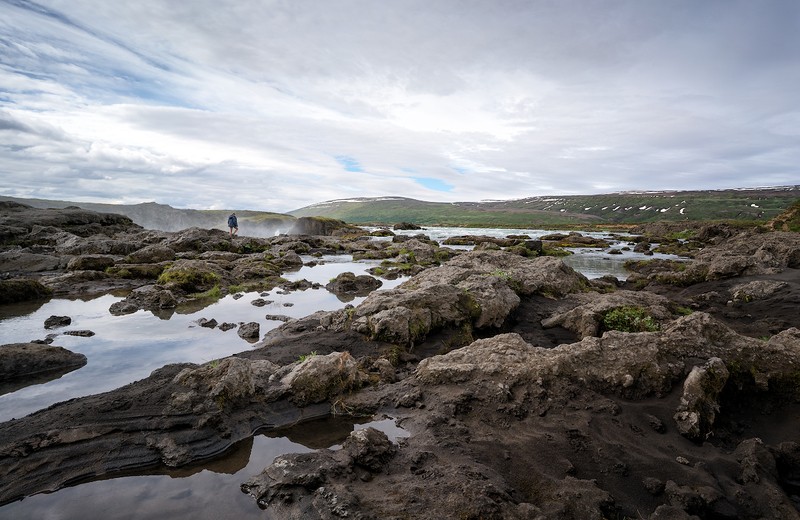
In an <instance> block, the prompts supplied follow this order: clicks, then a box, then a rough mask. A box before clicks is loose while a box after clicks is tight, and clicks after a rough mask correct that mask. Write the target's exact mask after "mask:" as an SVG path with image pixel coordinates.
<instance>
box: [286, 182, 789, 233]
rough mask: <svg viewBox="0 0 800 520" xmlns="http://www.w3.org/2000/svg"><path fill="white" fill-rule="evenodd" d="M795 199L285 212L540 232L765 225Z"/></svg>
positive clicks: (575, 199)
mask: <svg viewBox="0 0 800 520" xmlns="http://www.w3.org/2000/svg"><path fill="white" fill-rule="evenodd" d="M798 198H800V185H794V186H774V187H762V188H736V189H726V190H691V191H688V190H687V191H629V192H621V193H609V194H601V195H563V196H538V197H526V198H522V199H516V200H508V201H497V200H493V201H481V202H428V201H420V200H416V199H410V198H406V197H358V198H349V199H337V200H330V201H326V202H320V203H317V204H312V205H310V206H306V207H304V208H300V209H297V210H294V211H290V212H289V214H291V215H294V216H296V217H303V216H323V217H329V218H335V219H339V220H344V221H345V222H349V223H351V224H381V223H382V224H391V223H396V222H404V221H405V222H413V223H415V224H421V225H444V226H467V227H469V226H495V227H540V226H552V225H558V224H562V225H565V224H572V225H575V224H638V223H645V222H654V221H663V220H668V221H680V220H693V221H698V220H699V221H705V220H750V221H763V222H767V221H768V220H769V219H771V218H773V217H775V216H777V215H778V214H780V213H781V212H782V211H784V210H785V209H786V208H788V207H789V206H791V204H792V203H793V202H794V201H795V200H797V199H798Z"/></svg>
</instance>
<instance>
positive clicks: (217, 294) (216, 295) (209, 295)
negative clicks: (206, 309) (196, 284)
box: [189, 285, 222, 300]
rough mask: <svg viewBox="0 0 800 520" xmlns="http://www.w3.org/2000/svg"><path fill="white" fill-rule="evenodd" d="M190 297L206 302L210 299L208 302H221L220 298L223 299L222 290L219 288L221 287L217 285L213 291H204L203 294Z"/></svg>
mask: <svg viewBox="0 0 800 520" xmlns="http://www.w3.org/2000/svg"><path fill="white" fill-rule="evenodd" d="M189 297H191V298H197V299H200V300H205V299H208V300H219V299H220V298H222V290H221V289H220V288H219V285H215V286H214V287H212V288H211V289H209V290H207V291H204V292H201V293H194V294H190V295H189Z"/></svg>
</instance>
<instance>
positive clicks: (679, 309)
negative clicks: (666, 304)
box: [675, 305, 694, 316]
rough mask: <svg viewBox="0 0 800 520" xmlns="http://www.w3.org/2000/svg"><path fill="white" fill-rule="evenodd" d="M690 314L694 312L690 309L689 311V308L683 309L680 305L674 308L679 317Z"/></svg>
mask: <svg viewBox="0 0 800 520" xmlns="http://www.w3.org/2000/svg"><path fill="white" fill-rule="evenodd" d="M692 312H694V311H693V310H692V309H690V308H689V307H684V306H682V305H679V306H678V307H676V308H675V313H676V314H680V315H681V316H688V315H690V314H691V313H692Z"/></svg>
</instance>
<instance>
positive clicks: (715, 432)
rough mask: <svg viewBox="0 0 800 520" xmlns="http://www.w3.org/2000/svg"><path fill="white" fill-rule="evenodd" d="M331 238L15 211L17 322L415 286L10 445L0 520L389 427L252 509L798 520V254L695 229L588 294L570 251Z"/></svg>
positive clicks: (315, 319)
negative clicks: (114, 294)
mask: <svg viewBox="0 0 800 520" xmlns="http://www.w3.org/2000/svg"><path fill="white" fill-rule="evenodd" d="M668 231H669V230H666V229H664V228H663V227H659V226H658V225H653V227H648V228H642V229H640V230H639V231H638V232H639V233H641V236H640V237H638V238H637V239H636V240H635V241H633V242H635V243H636V244H639V243H642V242H647V243H648V244H650V243H652V244H657V243H660V242H665V240H663V239H664V238H665V236H666V234H667V232H668ZM315 232H324V233H326V234H325V235H322V234H299V235H282V236H278V237H272V238H248V237H241V238H236V239H234V240H231V239H229V238H228V237H227V234H226V233H224V232H221V231H214V230H203V229H197V228H195V229H188V230H184V231H181V232H175V233H168V232H155V231H151V230H145V229H142V228H140V227H138V226H136V225H135V224H133V223H132V222H131V221H130V220H128V219H126V218H124V217H119V216H114V215H108V214H98V213H93V212H88V211H84V210H79V209H62V210H36V209H32V208H26V207H23V206H19V205H12V204H6V205H5V206H4V207H3V208H1V209H0V242H1V243H2V248H1V249H0V266H2V267H0V271H2V280H0V294H2V295H3V296H2V302H3V303H8V302H14V301H26V300H35V299H37V298H39V299H40V298H43V297H48V295H75V294H79V293H86V292H96V293H103V292H107V291H109V290H112V289H124V290H127V291H130V292H129V295H128V296H127V298H125V300H123V301H122V302H120V304H115V306H114V308H112V309H110V312H112V313H127V312H133V311H134V310H137V309H147V310H150V311H151V312H153V313H169V312H173V311H174V309H175V308H176V307H177V306H179V305H182V304H184V303H186V302H190V301H192V300H193V299H197V298H201V297H208V295H209V294H217V295H219V294H227V293H233V292H236V291H241V290H260V289H264V288H272V287H277V286H282V287H283V286H285V288H286V290H292V287H291V285H290V284H288V282H286V280H284V279H282V278H281V276H280V275H281V273H282V272H284V271H285V270H286V269H290V268H292V266H297V265H300V264H302V262H303V260H302V259H301V257H300V256H299V255H301V254H302V255H307V254H308V255H314V254H316V253H337V252H339V253H348V254H352V255H354V257H356V258H380V259H384V260H385V262H384V265H382V267H381V269H380V271H379V272H374V273H373V274H374V276H375V277H388V276H392V275H396V274H397V273H398V272H402V273H404V274H409V275H412V276H411V277H410V278H408V279H407V280H405V281H404V282H403V283H402V284H401V285H399V286H398V287H396V288H394V289H388V290H381V291H374V289H375V288H376V287H377V286H378V285H379V283H376V282H379V280H376V279H375V278H372V279H371V280H370V279H364V278H360V277H355V276H342V277H340V278H339V279H337V280H334V281H331V284H329V285H330V286H331V287H330V290H335V291H341V292H353V293H361V292H364V293H367V292H368V293H369V296H368V297H367V298H366V299H365V300H364V301H363V302H362V303H360V304H359V305H357V306H355V307H353V306H348V307H346V308H344V309H341V310H338V311H331V312H317V313H315V314H312V315H310V316H307V317H305V318H302V319H298V320H288V321H287V322H286V323H284V324H283V325H281V326H280V327H278V328H277V329H274V330H272V331H270V332H269V333H267V334H266V335H265V336H264V337H263V338H261V339H260V340H259V341H258V343H257V344H256V345H255V347H256V348H253V349H251V350H247V351H245V352H242V353H240V354H237V355H234V356H231V357H229V358H225V359H223V360H218V361H214V362H210V363H206V364H203V365H193V364H184V365H168V366H166V367H163V368H162V369H159V370H156V371H155V372H153V373H152V374H151V375H150V377H148V378H146V379H144V380H141V381H138V382H136V383H132V384H130V385H127V386H125V387H122V388H119V389H117V390H114V391H111V392H108V393H105V394H99V395H94V396H89V397H85V398H80V399H73V400H71V401H68V402H64V403H60V404H57V405H55V406H52V407H50V408H48V409H46V410H42V411H39V412H36V413H34V414H32V415H30V416H28V417H24V418H21V419H16V420H12V421H8V422H5V423H2V424H0V481H2V482H3V485H2V486H1V487H0V503H4V502H8V501H12V500H16V499H19V498H22V497H25V496H29V495H31V494H35V493H41V492H45V491H50V490H54V489H58V488H59V487H62V486H65V485H68V484H73V483H76V482H80V481H83V480H88V479H95V478H108V477H111V476H114V475H116V474H121V473H122V472H128V473H129V472H131V471H134V470H135V469H137V468H149V467H153V466H154V465H166V466H171V467H180V466H183V465H187V464H189V463H190V462H193V461H197V460H201V459H207V458H211V457H214V456H217V455H218V454H220V453H221V452H223V451H224V450H225V449H226V448H228V447H229V446H231V445H232V444H233V443H234V442H236V441H238V440H241V439H244V438H247V437H249V436H251V435H253V433H254V432H256V431H263V430H265V429H275V430H279V429H280V428H282V427H285V426H289V425H293V424H297V423H298V422H302V421H304V420H308V419H312V418H318V417H324V416H327V415H331V414H337V415H354V416H372V415H374V414H386V415H389V416H391V417H393V418H395V419H396V421H397V422H398V424H399V425H400V426H401V427H402V428H403V429H405V430H406V431H407V432H408V433H409V436H408V437H405V438H402V439H400V440H398V441H391V440H390V439H388V438H387V437H386V435H385V434H384V433H382V432H380V431H378V430H375V429H370V428H368V429H365V430H358V431H356V432H354V433H353V434H351V435H350V437H349V438H348V439H347V441H345V443H344V445H343V447H342V448H341V449H339V450H335V451H333V450H327V449H321V450H317V451H314V452H311V453H305V454H286V455H283V456H280V457H278V458H277V459H276V460H275V461H274V462H273V463H272V464H271V465H270V466H268V467H266V468H264V470H263V471H262V472H261V473H260V474H257V475H253V476H252V477H251V478H249V479H247V480H246V481H245V482H242V491H243V492H245V493H248V494H250V495H251V496H252V497H253V499H254V504H253V507H254V508H255V507H259V506H260V507H264V508H269V510H270V511H271V512H272V513H273V514H274V516H275V517H277V518H296V519H301V518H302V519H314V518H319V519H333V518H361V519H384V518H397V519H400V518H422V519H427V518H463V519H515V518H519V519H523V518H524V519H527V518H542V519H549V518H558V519H586V518H597V519H602V518H650V519H683V518H701V519H721V518H723V519H724V518H730V519H733V518H752V519H760V518H800V433H798V432H800V313H798V312H797V309H798V308H800V276H799V275H800V271H799V269H800V234H798V233H796V232H788V231H773V230H771V229H766V228H751V229H749V230H741V229H736V228H731V227H726V226H724V225H716V226H698V228H697V229H696V230H694V232H693V236H692V239H691V240H686V241H680V242H676V243H675V244H674V245H675V247H680V248H682V252H683V253H684V254H686V255H688V256H687V258H686V259H685V260H683V261H681V262H674V261H666V262H665V261H652V262H642V263H636V264H632V265H631V266H630V267H631V269H632V274H631V275H630V276H629V277H628V279H626V280H617V279H614V278H610V277H606V278H602V279H598V280H588V279H586V278H585V277H584V276H582V275H581V274H579V273H577V272H575V271H573V270H572V269H571V268H570V267H568V266H566V265H565V264H564V263H563V262H562V261H561V260H560V259H559V258H558V257H555V256H547V253H552V252H553V251H554V250H553V249H552V248H553V247H555V246H556V245H558V243H559V242H563V241H564V240H565V239H567V238H568V239H569V242H570V243H584V242H586V241H585V240H582V239H580V237H577V236H574V235H573V236H567V237H564V236H561V237H550V238H551V239H552V240H550V241H548V240H544V243H543V242H542V241H541V240H537V239H536V237H510V238H509V239H508V242H505V241H488V240H483V239H480V237H473V239H472V240H473V242H475V243H476V244H477V245H476V247H475V249H474V250H473V251H469V252H463V251H455V250H452V249H448V248H447V247H443V246H442V245H440V244H437V243H435V242H433V241H431V240H429V239H428V238H427V237H425V236H424V235H418V236H414V237H401V236H396V237H394V238H393V239H392V240H385V241H375V240H370V237H367V236H365V233H363V232H356V231H355V230H353V229H352V228H348V227H346V226H344V225H339V226H337V225H334V224H332V223H331V222H330V221H327V222H325V223H324V225H322V226H321V227H318V228H315ZM464 240H469V239H467V238H464ZM584 245H585V244H584ZM593 245H594V246H597V247H604V245H603V244H593ZM631 247H633V243H632V245H631ZM648 247H649V246H648ZM366 278H370V277H366ZM295 283H296V282H295ZM369 291H373V292H369ZM56 340H57V336H56ZM14 348H15V349H16V350H14V349H12V347H11V346H8V345H4V346H0V361H1V360H2V359H3V357H4V356H6V353H7V352H8V353H9V354H8V356H11V357H13V358H14V359H15V360H16V361H15V363H13V364H11V363H9V364H8V366H13V367H18V368H14V369H12V370H17V372H15V373H13V374H12V375H13V377H15V378H16V379H17V380H23V381H24V380H25V379H26V378H27V377H33V372H35V370H34V369H28V368H26V367H31V366H33V365H32V364H31V363H25V362H22V359H23V358H20V357H19V356H24V355H26V354H25V353H24V352H22V351H20V349H19V347H14ZM12 350H13V354H12ZM310 351H314V352H315V355H313V356H305V354H307V353H308V352H310ZM21 352H22V353H21ZM31 352H32V353H31V354H30V355H29V356H28V359H37V360H41V359H44V356H46V354H44V353H40V352H38V351H36V352H34V351H31ZM301 355H303V358H302V360H300V359H299V358H300V356H301ZM69 362H70V363H75V360H74V359H72V360H70V361H69ZM2 366H4V367H5V366H6V365H5V364H4V365H2ZM51 368H52V366H51V365H48V369H51ZM26 370H27V372H26Z"/></svg>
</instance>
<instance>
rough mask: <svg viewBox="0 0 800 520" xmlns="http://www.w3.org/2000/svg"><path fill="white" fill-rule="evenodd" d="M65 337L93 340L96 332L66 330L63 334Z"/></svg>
mask: <svg viewBox="0 0 800 520" xmlns="http://www.w3.org/2000/svg"><path fill="white" fill-rule="evenodd" d="M62 334H64V335H65V336H80V337H82V338H91V337H92V336H94V332H92V331H91V330H85V329H83V330H65V331H64V332H62Z"/></svg>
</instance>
